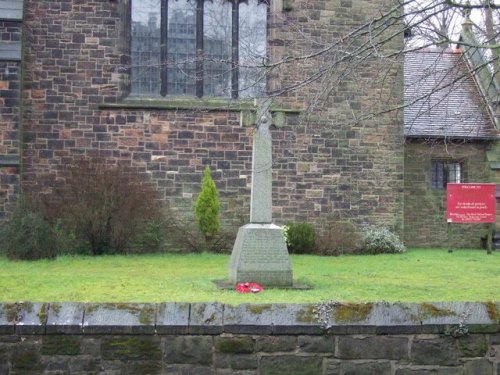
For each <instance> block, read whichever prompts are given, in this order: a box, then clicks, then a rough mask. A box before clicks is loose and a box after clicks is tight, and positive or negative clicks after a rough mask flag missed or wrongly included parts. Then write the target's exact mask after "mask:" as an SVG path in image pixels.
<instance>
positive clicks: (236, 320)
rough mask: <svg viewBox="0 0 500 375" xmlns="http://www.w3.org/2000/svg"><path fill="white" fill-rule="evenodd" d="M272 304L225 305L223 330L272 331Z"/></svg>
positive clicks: (235, 331) (233, 331)
mask: <svg viewBox="0 0 500 375" xmlns="http://www.w3.org/2000/svg"><path fill="white" fill-rule="evenodd" d="M272 306H273V305H266V304H264V305H258V304H242V305H236V306H231V305H225V307H224V332H227V333H235V334H246V333H256V334H270V333H272Z"/></svg>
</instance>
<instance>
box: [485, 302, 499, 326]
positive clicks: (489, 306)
mask: <svg viewBox="0 0 500 375" xmlns="http://www.w3.org/2000/svg"><path fill="white" fill-rule="evenodd" d="M484 305H485V306H486V311H487V312H488V316H489V317H490V319H491V320H493V321H497V320H498V319H500V312H499V311H498V309H497V305H496V304H495V303H493V302H491V301H488V302H485V303H484Z"/></svg>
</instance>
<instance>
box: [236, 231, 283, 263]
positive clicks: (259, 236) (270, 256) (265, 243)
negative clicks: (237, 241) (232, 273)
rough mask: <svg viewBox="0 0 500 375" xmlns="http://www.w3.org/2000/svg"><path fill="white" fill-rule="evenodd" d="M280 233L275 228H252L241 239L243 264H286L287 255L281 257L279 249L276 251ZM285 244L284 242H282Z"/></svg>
mask: <svg viewBox="0 0 500 375" xmlns="http://www.w3.org/2000/svg"><path fill="white" fill-rule="evenodd" d="M280 236H282V234H281V233H280V232H278V231H276V230H259V229H254V230H252V231H251V232H250V233H248V235H247V236H246V237H245V238H244V240H243V247H244V248H245V249H246V251H245V252H244V253H243V254H242V255H241V261H242V263H243V264H248V263H259V264H263V267H265V266H266V264H267V265H268V266H269V265H270V264H273V265H276V264H284V265H288V257H283V254H282V252H281V251H276V249H277V248H279V246H277V243H279V241H280V240H281V238H279V237H280ZM284 245H285V246H286V244H284Z"/></svg>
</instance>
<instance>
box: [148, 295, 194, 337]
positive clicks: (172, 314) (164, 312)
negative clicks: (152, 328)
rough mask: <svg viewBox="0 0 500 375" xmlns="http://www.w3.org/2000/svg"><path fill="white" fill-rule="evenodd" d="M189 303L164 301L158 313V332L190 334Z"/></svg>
mask: <svg viewBox="0 0 500 375" xmlns="http://www.w3.org/2000/svg"><path fill="white" fill-rule="evenodd" d="M190 307H191V306H190V304H189V303H179V302H171V303H162V304H160V305H159V306H158V308H157V310H158V312H157V314H156V332H157V333H158V334H168V335H174V334H188V332H189V314H190Z"/></svg>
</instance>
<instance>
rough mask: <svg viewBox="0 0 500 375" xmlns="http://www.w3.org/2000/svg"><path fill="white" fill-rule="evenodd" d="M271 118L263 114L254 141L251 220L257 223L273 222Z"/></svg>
mask: <svg viewBox="0 0 500 375" xmlns="http://www.w3.org/2000/svg"><path fill="white" fill-rule="evenodd" d="M269 120H270V119H269V118H268V114H262V116H261V118H260V119H259V124H258V125H257V131H256V132H255V134H254V141H253V154H252V193H251V198H250V222H251V223H256V224H271V223H272V207H273V203H272V195H273V185H272V182H273V170H272V165H273V160H272V138H271V131H270V130H269V126H270V121H269Z"/></svg>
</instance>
